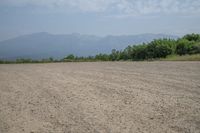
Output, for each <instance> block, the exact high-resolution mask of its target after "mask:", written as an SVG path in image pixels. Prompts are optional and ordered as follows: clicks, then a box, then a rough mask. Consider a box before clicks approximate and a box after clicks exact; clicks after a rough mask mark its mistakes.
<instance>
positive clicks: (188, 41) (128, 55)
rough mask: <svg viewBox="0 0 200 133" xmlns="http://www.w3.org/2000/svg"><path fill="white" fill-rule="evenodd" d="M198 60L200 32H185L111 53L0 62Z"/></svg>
mask: <svg viewBox="0 0 200 133" xmlns="http://www.w3.org/2000/svg"><path fill="white" fill-rule="evenodd" d="M160 59H161V60H194V61H197V60H198V61H199V60H200V34H194V33H193V34H187V35H185V36H183V37H182V38H179V39H177V40H173V39H157V40H153V41H152V42H149V43H143V44H139V45H133V46H131V45H129V46H128V47H127V48H125V49H124V50H121V51H118V50H115V49H113V50H112V51H111V54H101V53H100V54H98V55H96V56H88V57H76V56H74V55H73V54H70V55H68V56H66V57H64V58H63V59H61V60H54V59H53V58H51V57H50V58H49V59H43V60H31V59H17V60H16V61H0V63H49V62H85V61H120V60H121V61H128V60H132V61H138V60H160Z"/></svg>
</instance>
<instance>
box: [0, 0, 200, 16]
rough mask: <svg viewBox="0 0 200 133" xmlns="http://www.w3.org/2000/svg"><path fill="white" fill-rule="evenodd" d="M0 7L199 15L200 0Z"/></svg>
mask: <svg viewBox="0 0 200 133" xmlns="http://www.w3.org/2000/svg"><path fill="white" fill-rule="evenodd" d="M0 5H7V6H30V5H32V6H39V7H48V8H54V9H62V10H63V9H64V10H66V11H67V10H75V11H81V12H101V13H107V12H112V13H114V14H121V15H122V14H123V15H141V14H154V13H189V14H190V13H200V0H1V1H0Z"/></svg>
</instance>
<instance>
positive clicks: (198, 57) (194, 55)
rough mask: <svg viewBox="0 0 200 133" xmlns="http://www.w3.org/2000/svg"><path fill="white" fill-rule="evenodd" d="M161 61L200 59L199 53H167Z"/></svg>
mask: <svg viewBox="0 0 200 133" xmlns="http://www.w3.org/2000/svg"><path fill="white" fill-rule="evenodd" d="M161 60H163V61H200V54H193V55H182V56H180V55H169V56H167V57H166V58H164V59H161Z"/></svg>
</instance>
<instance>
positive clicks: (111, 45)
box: [0, 32, 178, 60]
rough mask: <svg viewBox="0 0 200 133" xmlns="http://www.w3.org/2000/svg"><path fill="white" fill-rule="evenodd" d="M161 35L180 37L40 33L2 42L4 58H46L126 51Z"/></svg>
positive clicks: (0, 50)
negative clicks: (131, 46)
mask: <svg viewBox="0 0 200 133" xmlns="http://www.w3.org/2000/svg"><path fill="white" fill-rule="evenodd" d="M159 38H171V39H177V38H178V36H175V35H166V34H140V35H121V36H111V35H110V36H105V37H99V36H94V35H81V34H78V33H73V34H66V35H64V34H58V35H55V34H49V33H46V32H40V33H34V34H28V35H23V36H19V37H17V38H13V39H9V40H5V41H1V42H0V59H5V60H14V59H17V58H31V59H43V58H49V57H53V58H55V59H60V58H63V57H65V56H66V55H69V54H74V55H77V56H89V55H95V54H99V53H110V52H111V50H112V49H117V50H122V49H124V48H126V47H127V46H128V45H136V44H141V43H146V42H150V41H152V40H154V39H159Z"/></svg>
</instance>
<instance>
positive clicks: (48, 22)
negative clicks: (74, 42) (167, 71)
mask: <svg viewBox="0 0 200 133" xmlns="http://www.w3.org/2000/svg"><path fill="white" fill-rule="evenodd" d="M36 32H49V33H52V34H71V33H80V34H90V35H98V36H106V35H136V34H143V33H156V34H159V33H164V34H171V35H179V36H182V35H184V34H187V33H200V0H0V40H6V39H9V38H13V37H17V36H20V35H25V34H32V33H36Z"/></svg>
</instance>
